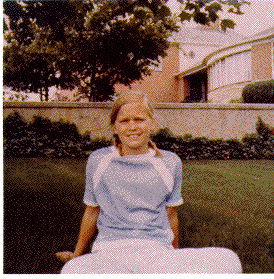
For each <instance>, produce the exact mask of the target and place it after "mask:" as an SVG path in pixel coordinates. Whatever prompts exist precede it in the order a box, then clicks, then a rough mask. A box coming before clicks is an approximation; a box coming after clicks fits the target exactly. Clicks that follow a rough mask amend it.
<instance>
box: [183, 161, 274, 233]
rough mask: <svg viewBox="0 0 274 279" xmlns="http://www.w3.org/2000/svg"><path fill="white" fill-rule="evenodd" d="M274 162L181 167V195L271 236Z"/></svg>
mask: <svg viewBox="0 0 274 279" xmlns="http://www.w3.org/2000/svg"><path fill="white" fill-rule="evenodd" d="M273 184H274V161H270V160H258V161H253V160H251V161H239V160H230V161H196V162H184V164H183V191H182V193H183V196H184V198H185V200H186V201H188V202H190V203H192V204H195V205H197V206H198V207H202V208H206V209H210V210H212V211H214V212H217V213H219V214H222V215H224V216H227V217H229V218H232V219H233V220H235V221H236V222H237V223H238V224H242V225H246V226H249V227H254V228H258V229H261V230H262V231H264V232H266V233H267V234H272V233H273V218H274V213H273V195H274V187H273Z"/></svg>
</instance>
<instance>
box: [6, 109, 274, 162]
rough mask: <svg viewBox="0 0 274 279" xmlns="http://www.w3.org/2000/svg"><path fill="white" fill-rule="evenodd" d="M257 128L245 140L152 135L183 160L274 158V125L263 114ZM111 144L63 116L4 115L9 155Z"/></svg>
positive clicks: (54, 153)
mask: <svg viewBox="0 0 274 279" xmlns="http://www.w3.org/2000/svg"><path fill="white" fill-rule="evenodd" d="M256 129H257V133H256V134H251V135H247V136H245V137H244V138H243V139H242V141H239V140H236V139H230V140H221V139H217V140H210V139H207V138H192V136H191V135H185V136H184V137H176V136H174V135H172V133H171V132H170V131H169V130H168V129H167V128H165V129H161V130H159V131H158V132H157V134H154V135H152V137H151V138H152V140H153V141H154V142H155V144H156V145H157V147H158V148H160V149H165V150H170V151H173V152H175V153H177V154H178V156H180V157H181V159H182V160H193V159H195V160H204V159H211V160H212V159H214V160H228V159H274V133H273V128H271V127H269V126H268V125H266V124H264V123H263V121H262V120H261V119H260V118H259V120H258V122H257V125H256ZM110 144H111V141H108V140H105V139H97V140H91V139H90V137H89V136H88V135H80V134H79V132H78V130H77V127H76V126H75V125H74V124H70V123H67V122H64V121H62V120H61V121H59V122H52V121H50V120H48V119H44V118H41V117H34V119H33V121H32V122H30V123H26V122H24V121H23V120H22V119H21V117H20V115H19V114H17V113H15V114H10V115H9V116H8V117H6V118H5V119H4V155H5V156H6V157H39V156H42V157H44V156H50V157H86V156H88V155H89V154H90V152H91V151H93V150H95V149H98V148H101V147H106V146H109V145H110Z"/></svg>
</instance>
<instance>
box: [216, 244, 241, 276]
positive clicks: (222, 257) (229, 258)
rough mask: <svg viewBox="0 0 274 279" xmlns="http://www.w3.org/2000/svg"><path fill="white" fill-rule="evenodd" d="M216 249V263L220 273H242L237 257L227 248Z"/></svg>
mask: <svg viewBox="0 0 274 279" xmlns="http://www.w3.org/2000/svg"><path fill="white" fill-rule="evenodd" d="M216 249H218V258H219V259H218V263H219V265H220V269H221V270H220V271H221V272H222V273H242V265H241V262H240V259H239V257H238V255H237V254H236V253H235V252H234V251H232V250H230V249H227V248H216Z"/></svg>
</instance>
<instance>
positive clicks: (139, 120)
mask: <svg viewBox="0 0 274 279" xmlns="http://www.w3.org/2000/svg"><path fill="white" fill-rule="evenodd" d="M135 121H137V122H143V121H144V119H143V118H136V119H135Z"/></svg>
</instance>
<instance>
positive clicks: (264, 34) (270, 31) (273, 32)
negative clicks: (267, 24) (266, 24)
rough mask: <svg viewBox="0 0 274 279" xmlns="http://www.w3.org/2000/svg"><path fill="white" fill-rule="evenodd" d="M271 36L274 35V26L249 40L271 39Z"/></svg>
mask: <svg viewBox="0 0 274 279" xmlns="http://www.w3.org/2000/svg"><path fill="white" fill-rule="evenodd" d="M271 35H274V26H273V27H271V28H268V29H266V30H263V31H261V32H259V33H257V34H255V35H253V36H251V37H249V38H248V39H249V40H250V39H251V40H257V39H261V38H266V37H269V36H271Z"/></svg>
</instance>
